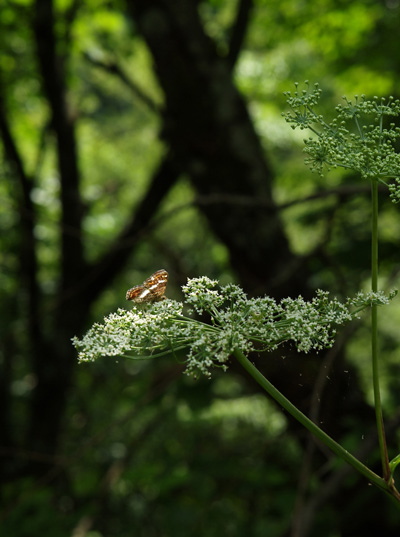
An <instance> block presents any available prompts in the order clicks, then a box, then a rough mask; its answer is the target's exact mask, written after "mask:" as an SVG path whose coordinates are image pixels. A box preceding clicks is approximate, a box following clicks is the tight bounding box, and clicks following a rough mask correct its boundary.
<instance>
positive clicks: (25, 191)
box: [0, 91, 40, 341]
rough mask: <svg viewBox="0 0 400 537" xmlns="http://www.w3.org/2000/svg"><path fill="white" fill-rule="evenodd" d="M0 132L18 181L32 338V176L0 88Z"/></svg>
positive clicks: (35, 289)
mask: <svg viewBox="0 0 400 537" xmlns="http://www.w3.org/2000/svg"><path fill="white" fill-rule="evenodd" d="M0 133H1V137H2V141H3V147H4V152H5V156H6V159H7V161H8V163H9V166H10V169H11V171H12V173H13V174H14V176H15V177H16V178H17V179H18V181H19V187H20V194H21V195H19V196H17V199H18V212H19V214H20V217H21V223H22V249H21V258H20V259H21V263H20V267H21V277H22V280H23V281H24V282H25V284H26V288H27V294H28V308H27V312H28V325H29V334H30V338H31V340H32V341H35V340H37V339H38V338H39V334H40V330H39V324H38V323H39V311H38V301H39V286H38V282H37V258H36V250H35V245H36V240H35V235H34V225H35V220H36V217H35V209H34V206H33V203H32V199H31V191H32V187H33V182H32V178H31V177H29V176H28V175H27V173H26V172H25V167H24V164H23V161H22V158H21V155H20V153H19V151H18V148H17V145H16V143H15V141H14V138H13V136H12V134H11V129H10V126H9V124H8V120H7V116H6V106H5V103H4V99H3V95H2V94H1V91H0Z"/></svg>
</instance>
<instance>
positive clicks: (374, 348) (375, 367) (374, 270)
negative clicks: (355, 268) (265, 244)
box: [371, 181, 390, 481]
mask: <svg viewBox="0 0 400 537" xmlns="http://www.w3.org/2000/svg"><path fill="white" fill-rule="evenodd" d="M371 196H372V232H371V288H372V291H373V292H377V291H378V181H372V190H371ZM371 355H372V382H373V387H374V403H375V415H376V426H377V431H378V440H379V451H380V454H381V461H382V470H383V477H384V479H385V480H386V481H388V480H389V477H390V469H389V459H388V453H387V447H386V437H385V428H384V424H383V415H382V405H381V394H380V389H379V363H378V306H377V305H376V304H372V306H371Z"/></svg>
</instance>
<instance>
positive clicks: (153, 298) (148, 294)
mask: <svg viewBox="0 0 400 537" xmlns="http://www.w3.org/2000/svg"><path fill="white" fill-rule="evenodd" d="M167 281H168V272H167V271H166V270H164V269H160V270H157V272H155V273H154V274H152V275H151V276H149V277H148V278H147V280H144V282H143V283H142V285H135V287H132V289H128V291H127V292H126V300H132V302H136V304H141V303H142V302H147V303H151V302H159V301H160V300H164V299H165V298H166V297H165V296H164V293H165V289H166V287H167Z"/></svg>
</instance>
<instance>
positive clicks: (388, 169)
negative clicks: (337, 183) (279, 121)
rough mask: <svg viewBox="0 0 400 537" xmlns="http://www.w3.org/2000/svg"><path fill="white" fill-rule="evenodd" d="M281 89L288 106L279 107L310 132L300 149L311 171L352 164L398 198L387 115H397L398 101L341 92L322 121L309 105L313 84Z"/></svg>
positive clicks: (396, 133) (399, 166) (398, 174)
mask: <svg viewBox="0 0 400 537" xmlns="http://www.w3.org/2000/svg"><path fill="white" fill-rule="evenodd" d="M295 85H296V91H295V92H294V94H293V95H292V94H291V92H290V91H287V92H285V93H284V95H285V96H286V99H287V103H288V105H289V107H290V110H291V111H290V112H288V113H283V114H282V115H283V117H284V118H285V120H286V121H287V122H288V123H290V125H291V126H292V128H293V129H296V128H300V129H301V130H304V129H308V130H310V131H311V132H312V133H313V135H314V136H312V137H310V138H308V139H305V140H304V143H305V148H304V151H305V152H306V153H307V154H308V155H309V156H308V158H307V159H306V161H305V162H306V164H308V165H309V166H310V168H311V170H312V171H316V172H318V173H319V174H320V175H323V171H324V169H325V168H326V169H330V168H337V167H342V168H346V169H349V170H353V171H355V172H357V173H359V174H360V175H361V177H362V178H365V179H370V180H374V181H379V182H380V183H383V184H387V183H386V180H387V179H392V183H391V184H390V185H387V186H388V187H389V190H390V195H391V198H392V200H393V201H394V202H398V201H400V154H399V153H397V152H396V148H395V144H396V142H397V140H398V139H399V138H400V128H399V127H396V126H395V124H394V123H393V122H391V121H390V118H394V117H398V116H399V115H400V101H399V100H395V99H394V98H393V97H389V98H388V99H385V98H383V97H382V98H378V97H376V96H375V97H373V98H372V99H371V100H368V99H366V97H365V95H361V96H358V95H355V97H354V100H353V101H351V100H348V99H347V97H343V101H344V103H343V104H340V105H338V106H337V107H336V117H335V118H334V119H333V120H332V121H331V122H327V121H325V120H324V118H323V116H322V115H320V114H317V112H316V111H315V107H316V105H317V104H318V101H319V99H320V97H321V89H320V88H319V86H318V84H314V88H313V89H310V87H309V84H308V82H307V81H306V88H305V89H303V90H302V91H301V92H300V91H299V90H298V84H297V83H296V84H295Z"/></svg>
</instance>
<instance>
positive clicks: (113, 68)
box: [84, 53, 161, 115]
mask: <svg viewBox="0 0 400 537" xmlns="http://www.w3.org/2000/svg"><path fill="white" fill-rule="evenodd" d="M84 58H85V59H86V60H87V61H88V62H89V63H91V64H92V65H94V66H95V67H97V68H99V69H102V70H103V71H106V72H107V73H110V74H112V75H113V76H116V77H117V78H119V79H120V80H121V81H122V82H123V83H124V84H125V85H126V86H127V87H128V88H129V89H130V90H131V91H132V93H133V95H135V97H137V98H138V99H139V100H140V101H142V102H143V103H144V104H145V105H146V107H147V108H148V109H149V110H150V111H151V112H153V113H155V114H158V115H159V114H161V109H160V107H159V106H158V104H157V103H156V102H155V101H153V99H151V97H149V96H148V95H147V94H146V93H145V92H144V91H143V90H142V89H141V88H140V87H139V86H138V85H137V84H136V82H134V81H133V80H132V79H131V77H130V76H129V75H128V74H127V73H126V72H125V71H124V69H123V68H122V67H121V66H120V65H119V64H118V63H117V62H115V61H101V60H99V59H98V58H95V57H93V56H92V55H91V54H89V53H85V54H84Z"/></svg>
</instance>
